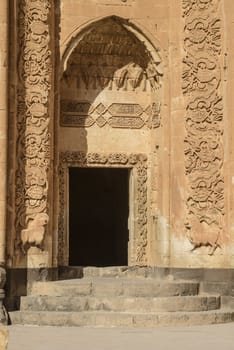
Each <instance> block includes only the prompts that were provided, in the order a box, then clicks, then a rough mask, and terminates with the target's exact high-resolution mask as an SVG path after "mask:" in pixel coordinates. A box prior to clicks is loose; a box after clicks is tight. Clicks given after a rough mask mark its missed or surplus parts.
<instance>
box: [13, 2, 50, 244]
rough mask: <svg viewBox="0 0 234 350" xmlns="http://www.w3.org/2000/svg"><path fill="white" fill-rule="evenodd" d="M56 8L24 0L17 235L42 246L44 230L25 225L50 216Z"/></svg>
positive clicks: (20, 16) (20, 36) (20, 45)
mask: <svg viewBox="0 0 234 350" xmlns="http://www.w3.org/2000/svg"><path fill="white" fill-rule="evenodd" d="M50 10H51V2H50V1H49V0H36V1H35V0H34V1H33V0H20V1H18V28H19V30H18V76H19V79H18V96H17V112H18V114H17V131H18V137H17V170H16V234H17V240H19V239H20V238H22V240H23V242H24V243H25V242H26V241H27V242H28V243H32V241H35V242H37V243H38V245H40V242H41V235H40V238H38V237H35V239H33V240H32V239H31V238H30V237H29V236H28V237H27V239H26V233H28V234H29V230H31V228H30V229H29V227H28V228H27V229H25V228H26V223H28V222H30V221H31V222H32V223H33V225H34V223H36V221H37V218H38V217H39V216H41V215H43V216H46V217H48V203H47V200H48V194H47V192H48V170H49V163H50V134H49V121H50V119H49V113H48V105H49V92H50V88H51V64H52V63H51V51H50V34H49V23H48V21H49V16H50ZM46 222H48V220H46ZM45 224H46V223H44V224H43V225H45ZM43 230H44V226H43ZM20 232H21V235H20ZM30 232H31V231H30ZM34 234H36V231H35V232H34ZM43 235H44V231H43ZM39 241H40V242H39Z"/></svg>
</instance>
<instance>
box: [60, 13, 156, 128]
mask: <svg viewBox="0 0 234 350" xmlns="http://www.w3.org/2000/svg"><path fill="white" fill-rule="evenodd" d="M74 47H75V48H74V49H73V51H72V52H71V53H70V56H69V57H68V59H67V60H66V62H65V64H64V73H63V76H62V83H61V95H62V96H63V98H62V100H61V118H60V124H61V126H70V127H71V126H73V127H91V126H93V125H96V126H99V127H101V128H102V127H105V126H109V127H111V128H130V129H140V128H143V127H145V128H156V127H158V126H159V125H160V101H161V97H160V93H161V77H162V60H161V57H160V56H159V49H155V52H154V53H152V51H153V50H152V48H151V49H150V50H149V49H148V48H147V44H146V41H145V42H144V41H142V40H139V39H138V38H137V37H136V35H134V34H133V32H132V31H131V30H129V29H127V24H126V22H125V21H124V20H121V19H119V18H117V17H111V18H107V19H104V20H102V21H99V22H97V23H95V24H94V25H93V26H92V27H91V28H89V29H87V32H86V33H84V34H82V35H81V37H80V38H79V40H78V39H77V41H76V43H74ZM103 91H104V92H105V93H104V95H105V97H104V98H102V96H103V95H102V96H101V97H100V96H99V95H100V94H102V92H103ZM139 96H141V101H143V104H144V103H145V105H139ZM103 101H104V102H103ZM130 101H131V103H129V102H130ZM144 101H145V102H144ZM88 105H89V107H88ZM116 109H117V110H120V109H122V112H121V114H119V113H116V112H115V111H114V110H116ZM124 110H125V113H124ZM129 112H130V113H129Z"/></svg>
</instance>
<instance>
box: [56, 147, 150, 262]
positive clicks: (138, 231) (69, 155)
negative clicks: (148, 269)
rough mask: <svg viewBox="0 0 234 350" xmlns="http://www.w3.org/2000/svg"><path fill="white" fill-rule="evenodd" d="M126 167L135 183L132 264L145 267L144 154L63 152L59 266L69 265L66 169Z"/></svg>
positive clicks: (145, 164) (60, 188)
mask: <svg viewBox="0 0 234 350" xmlns="http://www.w3.org/2000/svg"><path fill="white" fill-rule="evenodd" d="M116 166H118V167H125V168H129V169H131V168H132V169H134V173H135V183H136V224H135V227H134V232H133V235H134V239H133V240H132V242H130V244H132V245H133V249H131V251H134V256H131V257H130V262H131V264H136V265H146V264H147V261H146V248H147V243H148V242H147V157H146V156H145V155H144V154H125V153H111V154H101V153H88V154H85V153H83V152H79V151H66V152H61V153H60V164H59V233H58V264H59V266H67V265H68V232H67V229H66V227H67V225H66V220H67V205H66V198H67V193H68V179H67V177H68V168H69V167H108V168H110V167H116Z"/></svg>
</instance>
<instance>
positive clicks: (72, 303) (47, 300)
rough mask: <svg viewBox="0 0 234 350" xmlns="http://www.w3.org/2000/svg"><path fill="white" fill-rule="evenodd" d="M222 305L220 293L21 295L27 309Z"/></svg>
mask: <svg viewBox="0 0 234 350" xmlns="http://www.w3.org/2000/svg"><path fill="white" fill-rule="evenodd" d="M219 308H220V297H217V296H184V297H181V296H180V297H164V298H149V297H148V298H128V297H102V298H98V297H67V296H64V297H54V296H27V297H22V298H21V303H20V310H27V311H100V310H102V311H117V312H118V311H122V312H124V311H125V312H145V313H148V312H176V311H207V310H215V309H219Z"/></svg>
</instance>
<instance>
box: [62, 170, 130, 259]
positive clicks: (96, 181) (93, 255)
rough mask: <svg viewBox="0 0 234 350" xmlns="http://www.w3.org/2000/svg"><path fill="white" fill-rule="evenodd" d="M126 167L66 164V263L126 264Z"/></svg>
mask: <svg viewBox="0 0 234 350" xmlns="http://www.w3.org/2000/svg"><path fill="white" fill-rule="evenodd" d="M129 171H130V170H129V169H127V168H78V167H74V168H73V167H71V168H69V265H70V266H126V265H128V240H129V232H128V216H129Z"/></svg>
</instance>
